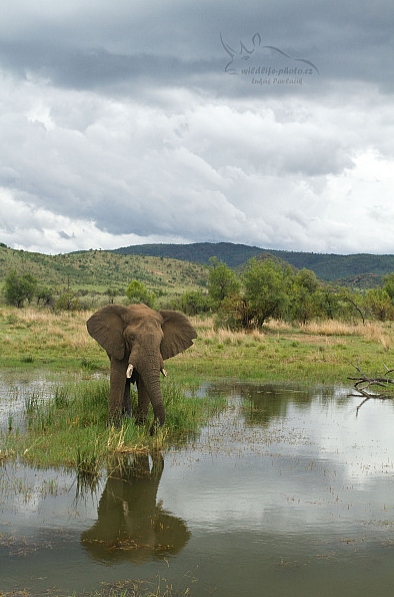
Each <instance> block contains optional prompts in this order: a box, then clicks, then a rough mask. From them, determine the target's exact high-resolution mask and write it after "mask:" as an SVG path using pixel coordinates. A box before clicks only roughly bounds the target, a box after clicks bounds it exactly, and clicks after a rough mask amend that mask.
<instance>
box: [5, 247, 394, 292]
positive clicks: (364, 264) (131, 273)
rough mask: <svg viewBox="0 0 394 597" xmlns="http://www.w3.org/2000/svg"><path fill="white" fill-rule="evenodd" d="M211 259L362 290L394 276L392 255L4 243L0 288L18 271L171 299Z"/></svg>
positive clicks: (46, 281)
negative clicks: (304, 272)
mask: <svg viewBox="0 0 394 597" xmlns="http://www.w3.org/2000/svg"><path fill="white" fill-rule="evenodd" d="M213 256H215V257H217V258H218V259H220V260H221V261H223V262H224V263H226V264H227V265H228V266H229V267H231V268H234V269H240V268H242V266H243V265H245V263H246V262H247V261H248V260H249V259H251V258H252V257H267V256H272V257H275V258H277V259H281V260H283V261H285V262H287V263H289V264H290V265H292V266H293V267H295V268H297V269H302V268H307V269H310V270H312V271H314V272H315V274H316V276H317V277H318V278H319V279H320V280H325V281H328V282H335V283H339V284H343V285H347V286H353V287H358V288H371V287H374V286H377V285H379V284H380V283H381V281H382V277H383V276H384V275H385V274H387V273H391V272H394V255H370V254H358V255H335V254H322V253H302V252H297V251H277V250H271V249H261V248H259V247H250V246H247V245H237V244H233V243H194V244H187V245H175V244H168V245H166V244H155V245H135V246H130V247H123V248H120V249H116V250H114V251H102V250H90V251H80V252H75V253H66V254H60V255H45V254H41V253H30V252H28V251H20V250H16V249H9V248H8V247H6V246H5V245H2V244H1V243H0V285H1V284H2V283H3V280H4V277H5V276H6V275H7V274H8V273H9V272H10V271H11V270H13V269H15V270H16V271H17V272H18V273H21V274H23V273H30V274H32V275H33V276H35V277H36V278H38V280H39V281H40V283H41V284H42V285H45V286H49V287H52V288H64V287H68V286H71V287H73V288H74V289H86V290H89V291H97V292H105V291H106V290H107V289H109V288H111V289H113V290H117V289H119V290H125V288H126V287H127V286H128V284H129V283H130V281H131V280H132V279H134V278H136V279H138V280H140V281H141V282H143V283H144V284H145V285H146V286H147V287H148V288H149V289H151V290H154V291H155V292H157V293H159V294H161V293H164V294H172V293H179V292H184V291H185V290H192V289H197V288H200V287H201V286H205V285H206V282H207V278H208V270H207V267H206V266H207V265H209V259H210V258H211V257H213Z"/></svg>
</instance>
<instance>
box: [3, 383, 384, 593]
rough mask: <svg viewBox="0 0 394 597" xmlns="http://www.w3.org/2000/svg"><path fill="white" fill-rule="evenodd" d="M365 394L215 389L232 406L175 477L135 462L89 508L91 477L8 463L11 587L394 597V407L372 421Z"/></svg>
mask: <svg viewBox="0 0 394 597" xmlns="http://www.w3.org/2000/svg"><path fill="white" fill-rule="evenodd" d="M43 390H44V389H43ZM351 391H352V390H351V388H350V387H329V386H327V387H326V386H318V387H316V386H315V387H309V388H306V387H302V386H296V385H291V384H287V385H279V384H278V385H276V384H267V383H266V384H253V383H234V382H232V383H230V382H228V383H225V384H222V383H221V384H214V385H209V384H204V385H202V386H201V388H200V389H198V390H196V393H197V394H199V395H208V396H209V395H214V394H218V393H220V394H224V395H225V396H226V397H227V398H228V401H229V408H228V409H225V411H222V412H220V414H218V415H217V416H215V417H213V418H212V420H210V422H209V424H208V425H207V426H205V427H204V428H203V429H202V430H201V433H200V434H199V436H198V437H196V438H193V441H192V442H191V443H190V444H189V445H187V446H182V447H176V448H175V447H174V448H173V449H170V450H168V451H167V452H166V453H165V454H164V460H165V467H164V465H163V458H162V457H161V456H160V455H157V456H155V457H151V456H146V455H141V456H138V457H135V458H133V457H125V458H124V459H121V460H120V461H119V462H116V463H114V464H113V465H112V466H110V467H109V470H108V475H103V477H102V478H101V479H100V481H99V484H98V487H97V494H95V495H93V496H92V495H90V494H88V495H86V496H84V498H85V499H80V500H79V501H78V500H76V499H75V493H76V488H77V487H76V485H77V484H76V480H75V475H74V476H73V477H70V476H69V475H66V474H65V473H64V472H61V471H59V470H51V471H34V470H33V469H29V468H28V467H26V468H23V466H22V465H21V464H20V463H12V464H11V462H6V464H5V465H4V466H3V467H2V468H1V469H0V579H1V580H0V584H1V586H0V590H1V591H3V592H4V591H12V590H14V591H16V590H19V591H20V590H22V589H25V588H26V587H27V588H28V592H29V594H30V595H32V594H37V595H38V594H40V595H43V594H46V591H47V589H48V587H54V586H56V587H59V592H60V593H62V594H67V595H69V594H73V592H74V593H75V594H81V595H82V594H86V593H88V592H90V593H91V594H94V593H95V591H96V590H97V589H98V588H100V586H101V585H100V583H102V582H108V583H110V582H111V583H113V586H115V585H116V583H118V582H121V581H122V580H124V579H147V580H150V579H153V578H157V576H160V577H161V578H166V579H168V582H169V584H171V585H172V586H176V587H179V586H180V585H181V586H183V583H185V591H183V592H182V591H179V592H180V594H186V589H187V590H189V589H190V594H192V595H205V594H215V595H218V597H224V596H225V597H233V596H234V597H235V596H238V595H248V596H250V597H260V596H261V595H262V594H264V595H273V596H275V597H287V596H288V595H292V596H293V597H315V595H319V597H332V595H347V596H348V597H353V596H356V595H357V597H370V595H375V594H379V595H380V596H382V597H389V596H391V595H392V586H393V584H394V568H393V566H392V562H393V556H394V539H393V538H394V501H393V494H394V436H393V431H392V430H393V426H394V401H384V402H381V401H379V400H371V401H369V402H368V403H366V404H364V406H363V407H362V409H361V410H360V411H359V414H358V416H356V409H357V406H358V405H359V404H360V402H361V399H359V398H355V397H354V396H351V395H350V393H351ZM14 403H15V404H17V400H16V399H15V400H14V401H13V402H12V405H11V406H13V405H14ZM7 409H8V407H7ZM0 410H1V409H0ZM7 412H8V410H7ZM0 449H1V445H0ZM187 574H189V576H187ZM191 577H196V578H197V584H196V585H194V584H193V582H192V580H191ZM60 589H63V591H62V592H61V591H60ZM1 591H0V592H1Z"/></svg>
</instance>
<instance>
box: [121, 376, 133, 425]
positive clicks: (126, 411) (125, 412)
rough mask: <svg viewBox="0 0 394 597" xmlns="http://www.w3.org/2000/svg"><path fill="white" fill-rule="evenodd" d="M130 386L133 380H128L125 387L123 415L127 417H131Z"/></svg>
mask: <svg viewBox="0 0 394 597" xmlns="http://www.w3.org/2000/svg"><path fill="white" fill-rule="evenodd" d="M130 384H131V379H129V378H126V385H125V387H124V395H123V409H122V414H123V415H125V416H126V417H130V416H131V398H130Z"/></svg>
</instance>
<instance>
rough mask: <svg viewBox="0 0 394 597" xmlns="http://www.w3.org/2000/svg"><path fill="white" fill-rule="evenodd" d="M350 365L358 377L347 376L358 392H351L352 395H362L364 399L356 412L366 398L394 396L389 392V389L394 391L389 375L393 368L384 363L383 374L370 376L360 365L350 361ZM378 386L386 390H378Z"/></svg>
mask: <svg viewBox="0 0 394 597" xmlns="http://www.w3.org/2000/svg"><path fill="white" fill-rule="evenodd" d="M351 365H352V366H353V367H354V368H355V369H356V371H357V372H358V377H348V379H350V380H351V381H354V388H355V390H356V391H357V392H358V394H353V396H354V395H355V396H359V395H361V396H364V400H363V401H362V402H361V404H359V405H358V407H357V411H356V412H357V414H358V411H359V410H360V408H361V407H362V405H363V404H364V403H365V402H367V400H371V399H372V398H375V399H378V400H392V399H393V398H394V393H392V394H390V390H391V391H392V392H394V379H393V378H392V377H390V374H391V373H394V369H389V368H388V367H386V365H384V368H385V369H386V371H385V375H384V376H382V377H380V376H378V377H371V376H369V375H366V374H365V373H364V371H362V369H361V367H360V365H353V364H352V363H351ZM380 388H384V389H385V390H386V392H380V391H379V390H380Z"/></svg>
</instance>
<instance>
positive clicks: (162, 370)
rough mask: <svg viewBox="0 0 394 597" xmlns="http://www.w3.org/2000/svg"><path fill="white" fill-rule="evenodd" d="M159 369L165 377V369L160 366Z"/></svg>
mask: <svg viewBox="0 0 394 597" xmlns="http://www.w3.org/2000/svg"><path fill="white" fill-rule="evenodd" d="M160 371H161V372H162V374H163V375H164V377H167V371H166V370H165V369H164V367H162V368H161V369H160Z"/></svg>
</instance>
